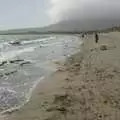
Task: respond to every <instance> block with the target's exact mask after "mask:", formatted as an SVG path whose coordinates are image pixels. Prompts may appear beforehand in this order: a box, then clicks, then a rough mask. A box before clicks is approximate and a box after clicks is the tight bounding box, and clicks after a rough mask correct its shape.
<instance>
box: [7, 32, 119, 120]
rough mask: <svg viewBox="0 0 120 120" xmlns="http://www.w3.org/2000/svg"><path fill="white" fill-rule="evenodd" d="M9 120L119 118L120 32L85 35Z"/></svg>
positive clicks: (11, 114) (10, 114) (105, 119)
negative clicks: (78, 49) (96, 36)
mask: <svg viewBox="0 0 120 120" xmlns="http://www.w3.org/2000/svg"><path fill="white" fill-rule="evenodd" d="M8 116H9V120H120V33H119V32H112V33H108V34H101V35H100V40H99V43H98V44H95V42H94V38H93V36H92V35H88V36H87V38H86V39H85V41H84V44H83V45H82V51H81V52H80V53H77V54H75V55H73V56H71V57H70V58H69V59H67V61H66V63H65V64H64V65H61V68H60V69H59V70H58V71H57V72H56V73H54V74H53V75H51V77H49V78H48V79H46V80H44V81H42V82H41V83H40V84H39V85H38V86H37V88H36V90H35V91H34V92H33V95H32V98H31V100H30V102H29V103H27V104H26V105H25V106H24V107H23V108H21V109H20V110H18V111H16V112H13V113H9V115H8Z"/></svg>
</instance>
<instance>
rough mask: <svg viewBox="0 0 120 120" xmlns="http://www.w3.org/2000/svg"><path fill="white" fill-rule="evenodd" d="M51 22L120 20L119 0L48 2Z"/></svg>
mask: <svg viewBox="0 0 120 120" xmlns="http://www.w3.org/2000/svg"><path fill="white" fill-rule="evenodd" d="M50 4H51V8H50V10H49V16H50V18H51V21H52V22H53V23H54V22H59V21H63V20H81V19H82V20H84V19H120V14H119V11H120V0H50Z"/></svg>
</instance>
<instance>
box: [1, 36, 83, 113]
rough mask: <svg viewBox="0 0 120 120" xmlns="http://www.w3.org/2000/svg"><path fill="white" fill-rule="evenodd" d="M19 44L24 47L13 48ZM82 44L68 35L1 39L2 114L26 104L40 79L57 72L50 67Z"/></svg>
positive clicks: (5, 37) (6, 37) (77, 38)
mask: <svg viewBox="0 0 120 120" xmlns="http://www.w3.org/2000/svg"><path fill="white" fill-rule="evenodd" d="M15 41H19V43H20V44H11V43H14V42H15ZM81 43H82V41H80V38H79V37H77V36H68V35H16V36H13V35H10V36H0V61H1V62H0V111H5V110H7V109H10V108H13V107H16V106H19V105H22V104H24V103H25V102H26V100H28V99H29V98H30V94H31V91H32V90H33V87H35V85H36V84H37V83H38V82H39V81H40V78H41V79H42V78H43V77H44V76H47V75H49V74H51V73H52V72H54V71H56V68H55V67H53V66H51V64H50V63H51V62H52V61H54V60H60V59H64V58H65V57H67V56H69V55H71V54H73V53H74V52H76V51H77V50H78V49H77V48H78V47H79V45H80V44H81Z"/></svg>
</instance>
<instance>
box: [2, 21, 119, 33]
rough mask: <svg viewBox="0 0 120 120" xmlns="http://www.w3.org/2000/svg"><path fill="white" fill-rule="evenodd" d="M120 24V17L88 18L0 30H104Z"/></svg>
mask: <svg viewBox="0 0 120 120" xmlns="http://www.w3.org/2000/svg"><path fill="white" fill-rule="evenodd" d="M114 26H120V19H112V20H107V19H105V20H103V19H101V20H100V19H98V20H97V19H89V20H88V19H87V20H69V21H61V22H59V23H56V24H52V25H49V26H47V27H43V28H25V29H14V30H6V31H0V34H27V33H29V34H38V33H41V34H42V33H51V32H53V33H56V32H62V33H64V32H84V31H94V30H102V29H106V28H111V27H114Z"/></svg>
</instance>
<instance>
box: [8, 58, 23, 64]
mask: <svg viewBox="0 0 120 120" xmlns="http://www.w3.org/2000/svg"><path fill="white" fill-rule="evenodd" d="M23 61H24V60H20V59H18V60H11V61H9V62H10V63H18V62H23Z"/></svg>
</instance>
